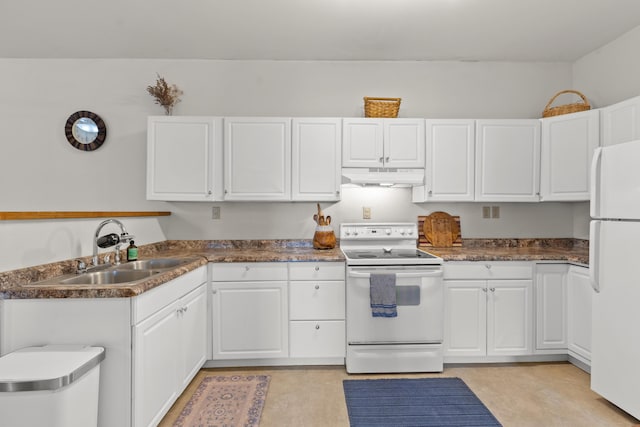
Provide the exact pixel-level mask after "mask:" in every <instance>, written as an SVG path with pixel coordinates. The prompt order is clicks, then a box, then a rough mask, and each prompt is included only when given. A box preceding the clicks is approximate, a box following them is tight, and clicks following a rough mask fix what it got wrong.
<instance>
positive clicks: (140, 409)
mask: <svg viewBox="0 0 640 427" xmlns="http://www.w3.org/2000/svg"><path fill="white" fill-rule="evenodd" d="M179 323H180V320H179V318H178V304H177V303H174V304H172V305H170V306H168V307H165V308H164V309H162V310H160V311H159V312H158V313H156V314H154V315H153V316H151V317H149V318H147V319H146V320H144V321H143V322H140V323H139V324H137V325H136V326H134V328H133V330H134V335H133V339H134V342H133V348H134V352H133V354H134V356H133V375H134V386H133V412H134V425H135V426H136V427H141V426H156V425H158V423H159V422H160V420H161V419H162V417H163V416H164V414H166V413H167V411H168V410H169V408H170V407H171V405H172V404H173V402H174V401H175V399H177V397H178V395H179V389H178V384H179V379H178V367H179V365H180V360H181V357H182V351H181V345H180V338H181V337H180V327H179Z"/></svg>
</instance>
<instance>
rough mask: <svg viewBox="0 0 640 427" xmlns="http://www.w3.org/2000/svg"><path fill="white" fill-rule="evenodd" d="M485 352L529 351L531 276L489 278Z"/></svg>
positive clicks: (520, 353) (492, 354)
mask: <svg viewBox="0 0 640 427" xmlns="http://www.w3.org/2000/svg"><path fill="white" fill-rule="evenodd" d="M487 286H488V290H489V292H488V295H489V298H488V300H489V301H488V304H487V355H489V356H502V355H529V354H531V353H532V346H533V344H532V341H533V327H532V308H533V300H532V297H531V294H532V290H533V281H532V280H488V281H487Z"/></svg>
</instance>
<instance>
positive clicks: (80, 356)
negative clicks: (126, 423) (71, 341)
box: [0, 345, 105, 427]
mask: <svg viewBox="0 0 640 427" xmlns="http://www.w3.org/2000/svg"><path fill="white" fill-rule="evenodd" d="M104 357H105V351H104V348H102V347H90V346H81V345H47V346H42V347H27V348H23V349H20V350H17V351H14V352H13V353H9V354H7V355H5V356H2V357H0V425H1V426H3V427H33V426H49V427H90V426H97V425H98V386H99V384H100V362H101V361H102V360H104Z"/></svg>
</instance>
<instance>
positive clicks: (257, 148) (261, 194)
mask: <svg viewBox="0 0 640 427" xmlns="http://www.w3.org/2000/svg"><path fill="white" fill-rule="evenodd" d="M224 199H225V200H272V201H277V200H290V199H291V119H290V118H283V117H229V118H225V119H224Z"/></svg>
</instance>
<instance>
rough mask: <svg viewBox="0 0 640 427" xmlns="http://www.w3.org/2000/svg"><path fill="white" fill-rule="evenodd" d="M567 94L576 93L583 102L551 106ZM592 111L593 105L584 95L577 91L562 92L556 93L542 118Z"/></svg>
mask: <svg viewBox="0 0 640 427" xmlns="http://www.w3.org/2000/svg"><path fill="white" fill-rule="evenodd" d="M565 93H574V94H576V95H578V96H579V97H580V98H582V102H576V103H573V104H565V105H559V106H557V107H552V106H551V104H553V101H555V100H556V98H557V97H558V96H560V95H563V94H565ZM590 109H591V105H589V101H587V98H586V97H585V96H584V95H583V94H582V93H580V92H578V91H577V90H561V91H560V92H558V93H556V94H555V95H554V96H553V98H551V100H550V101H549V103H548V104H547V106H546V107H544V111H543V112H542V117H552V116H560V115H562V114H569V113H577V112H578V111H586V110H590Z"/></svg>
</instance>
